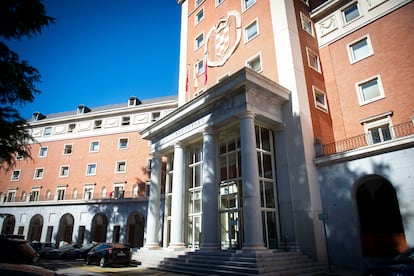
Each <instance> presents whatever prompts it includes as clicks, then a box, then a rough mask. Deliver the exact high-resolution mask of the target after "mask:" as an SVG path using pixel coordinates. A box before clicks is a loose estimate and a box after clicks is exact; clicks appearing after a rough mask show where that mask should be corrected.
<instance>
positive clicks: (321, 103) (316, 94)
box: [312, 87, 328, 112]
mask: <svg viewBox="0 0 414 276" xmlns="http://www.w3.org/2000/svg"><path fill="white" fill-rule="evenodd" d="M312 90H313V99H314V102H315V107H316V108H318V109H320V110H322V111H325V112H327V111H328V104H327V101H326V95H325V93H323V92H322V91H321V90H319V89H318V88H316V87H312Z"/></svg>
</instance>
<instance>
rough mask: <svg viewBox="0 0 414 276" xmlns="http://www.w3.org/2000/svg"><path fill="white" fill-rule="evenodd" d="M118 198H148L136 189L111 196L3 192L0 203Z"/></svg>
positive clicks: (46, 203) (49, 202) (88, 200)
mask: <svg viewBox="0 0 414 276" xmlns="http://www.w3.org/2000/svg"><path fill="white" fill-rule="evenodd" d="M120 200H127V201H128V200H129V201H130V200H138V201H142V200H148V196H147V195H140V194H138V193H137V191H123V192H122V193H118V195H113V196H112V197H110V196H109V194H107V195H103V194H102V193H85V194H79V193H78V194H63V195H62V194H59V196H58V195H56V196H54V195H50V196H47V195H46V194H43V195H42V194H40V195H38V196H36V197H31V196H30V194H29V195H26V196H23V197H21V196H16V195H14V196H7V195H6V194H3V195H2V196H1V198H0V204H2V205H31V204H39V203H40V204H45V205H50V204H68V203H74V204H82V203H85V202H111V201H112V202H113V201H120Z"/></svg>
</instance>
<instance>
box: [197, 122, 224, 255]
mask: <svg viewBox="0 0 414 276" xmlns="http://www.w3.org/2000/svg"><path fill="white" fill-rule="evenodd" d="M217 146H218V145H217V131H216V129H214V128H210V127H208V128H206V129H205V130H204V133H203V180H202V185H203V187H202V188H203V193H202V195H203V199H202V210H203V216H202V220H201V233H202V236H201V249H202V250H219V249H220V245H219V216H218V175H217V172H218V170H217Z"/></svg>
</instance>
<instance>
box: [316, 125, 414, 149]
mask: <svg viewBox="0 0 414 276" xmlns="http://www.w3.org/2000/svg"><path fill="white" fill-rule="evenodd" d="M389 130H390V134H391V136H390V137H389V138H387V139H379V140H378V138H376V139H373V136H372V134H371V133H366V134H361V135H358V136H354V137H351V138H348V139H345V140H341V141H336V142H334V143H330V144H325V145H322V150H323V155H325V156H326V155H331V154H334V153H340V152H345V151H349V150H353V149H358V148H362V147H366V146H369V145H373V144H379V143H383V142H386V141H390V140H394V139H397V138H401V137H405V136H409V135H412V134H414V124H413V122H412V121H409V122H405V123H402V124H399V125H395V126H392V127H391V126H390V127H389Z"/></svg>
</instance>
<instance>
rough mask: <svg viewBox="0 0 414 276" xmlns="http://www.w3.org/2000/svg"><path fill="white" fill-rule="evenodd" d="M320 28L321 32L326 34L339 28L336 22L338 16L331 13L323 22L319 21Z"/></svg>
mask: <svg viewBox="0 0 414 276" xmlns="http://www.w3.org/2000/svg"><path fill="white" fill-rule="evenodd" d="M319 28H320V30H321V34H322V35H325V34H327V33H330V32H332V31H334V30H336V29H337V24H336V17H335V15H334V14H333V15H331V16H329V17H328V18H326V19H325V20H323V21H322V22H321V23H319Z"/></svg>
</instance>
